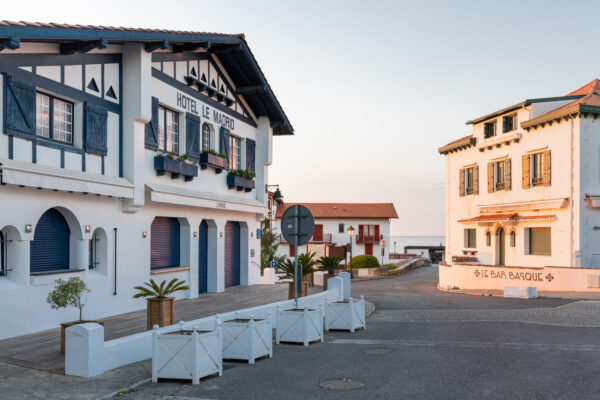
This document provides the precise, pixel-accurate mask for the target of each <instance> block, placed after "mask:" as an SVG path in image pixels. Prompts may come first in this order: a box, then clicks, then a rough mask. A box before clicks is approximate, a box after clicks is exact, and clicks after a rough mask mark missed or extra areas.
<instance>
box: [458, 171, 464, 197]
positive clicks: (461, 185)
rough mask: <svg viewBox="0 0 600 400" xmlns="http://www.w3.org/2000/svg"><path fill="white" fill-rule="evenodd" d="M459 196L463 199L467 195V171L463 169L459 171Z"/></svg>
mask: <svg viewBox="0 0 600 400" xmlns="http://www.w3.org/2000/svg"><path fill="white" fill-rule="evenodd" d="M458 182H459V184H458V195H459V196H460V197H463V196H464V195H465V169H464V168H461V169H460V171H458Z"/></svg>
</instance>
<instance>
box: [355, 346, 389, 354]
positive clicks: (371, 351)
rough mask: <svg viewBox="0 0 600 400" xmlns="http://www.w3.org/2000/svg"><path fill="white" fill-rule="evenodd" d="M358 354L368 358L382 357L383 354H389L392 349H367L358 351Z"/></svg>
mask: <svg viewBox="0 0 600 400" xmlns="http://www.w3.org/2000/svg"><path fill="white" fill-rule="evenodd" d="M358 352H359V353H360V354H366V355H369V356H383V355H385V354H390V353H391V352H392V349H378V348H373V347H371V348H368V349H359V350H358Z"/></svg>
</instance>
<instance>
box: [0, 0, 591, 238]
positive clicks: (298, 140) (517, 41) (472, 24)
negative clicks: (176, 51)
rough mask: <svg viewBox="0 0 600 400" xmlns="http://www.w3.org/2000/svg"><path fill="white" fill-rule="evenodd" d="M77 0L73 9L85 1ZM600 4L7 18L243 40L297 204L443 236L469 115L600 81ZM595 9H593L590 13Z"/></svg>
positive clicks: (282, 175) (337, 4)
mask: <svg viewBox="0 0 600 400" xmlns="http://www.w3.org/2000/svg"><path fill="white" fill-rule="evenodd" d="M74 4H76V5H74ZM599 9H600V3H595V2H591V1H590V2H585V1H571V2H568V3H567V2H564V1H560V2H551V1H502V2H498V1H452V2H449V1H440V2H434V1H419V2H415V1H410V2H403V1H366V0H365V1H347V0H344V1H322V0H321V1H260V0H253V1H201V0H195V1H184V0H180V1H177V0H171V1H168V2H165V1H130V0H128V1H123V0H121V1H103V2H98V1H93V2H91V1H90V2H87V1H83V0H80V1H78V2H76V3H74V2H70V1H60V0H53V1H43V2H42V1H39V2H35V1H24V0H21V1H18V2H9V3H7V4H3V11H2V17H1V18H2V19H8V20H27V21H43V22H49V21H51V22H67V23H80V24H97V25H117V26H133V27H148V28H155V27H157V28H167V29H185V30H198V31H215V32H227V33H240V32H243V33H245V34H246V40H247V41H248V43H249V45H250V47H251V49H252V51H253V53H254V54H255V56H256V58H257V59H258V62H259V63H260V65H261V67H262V69H263V71H264V73H265V74H266V76H267V79H268V80H269V82H270V84H271V86H272V88H273V90H274V91H275V94H276V95H277V97H278V99H279V101H280V102H281V104H282V105H283V107H284V109H285V111H286V113H287V115H288V117H289V119H290V120H291V122H292V124H293V125H294V128H295V130H296V136H294V137H277V138H275V149H274V150H275V151H274V163H273V166H272V167H271V168H270V182H271V183H279V184H280V185H281V190H282V192H283V194H284V196H285V199H286V200H287V201H340V202H363V201H365V202H394V204H395V205H396V209H397V210H398V214H399V216H400V218H399V219H398V220H396V221H394V222H393V224H392V234H443V232H444V179H445V178H444V177H445V161H444V157H442V156H440V155H439V154H437V151H436V150H437V148H438V147H439V146H442V145H443V144H445V143H447V142H449V141H451V140H454V139H456V138H459V137H462V136H464V135H467V134H469V133H470V130H469V127H468V126H466V125H465V124H464V123H465V121H467V120H468V119H472V118H473V117H477V116H480V115H483V114H486V113H488V112H490V111H494V110H496V109H500V108H503V107H505V106H508V105H512V104H514V103H517V102H519V101H521V100H524V99H526V98H532V97H544V96H556V95H562V94H565V93H567V92H569V91H571V90H573V89H575V88H577V87H579V86H582V85H583V84H585V83H587V82H588V81H590V80H592V79H594V78H596V77H598V76H599V75H600V73H599V70H600V55H599V53H598V51H597V50H595V43H594V38H595V36H596V35H595V34H596V32H597V30H598V28H597V27H596V26H595V19H594V18H593V16H595V15H596V13H597V11H598V10H599ZM590 16H591V17H590Z"/></svg>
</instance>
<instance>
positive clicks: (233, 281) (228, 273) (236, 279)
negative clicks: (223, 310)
mask: <svg viewBox="0 0 600 400" xmlns="http://www.w3.org/2000/svg"><path fill="white" fill-rule="evenodd" d="M239 284H240V224H239V223H237V222H232V221H229V222H227V224H225V287H226V288H228V287H232V286H237V285H239Z"/></svg>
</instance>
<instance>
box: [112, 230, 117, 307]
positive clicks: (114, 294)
mask: <svg viewBox="0 0 600 400" xmlns="http://www.w3.org/2000/svg"><path fill="white" fill-rule="evenodd" d="M114 230H115V291H114V293H113V296H116V295H117V228H114Z"/></svg>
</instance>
